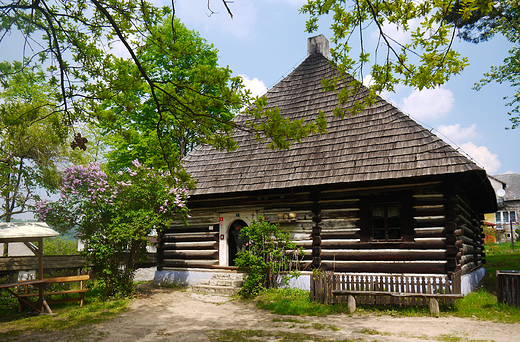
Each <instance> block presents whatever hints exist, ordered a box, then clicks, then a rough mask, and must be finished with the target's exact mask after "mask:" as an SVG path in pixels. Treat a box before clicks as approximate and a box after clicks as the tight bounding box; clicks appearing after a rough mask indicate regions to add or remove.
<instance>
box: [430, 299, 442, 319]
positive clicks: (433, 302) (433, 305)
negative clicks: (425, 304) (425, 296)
mask: <svg viewBox="0 0 520 342" xmlns="http://www.w3.org/2000/svg"><path fill="white" fill-rule="evenodd" d="M439 315H440V310H439V302H438V301H437V299H435V298H430V316H432V317H439Z"/></svg>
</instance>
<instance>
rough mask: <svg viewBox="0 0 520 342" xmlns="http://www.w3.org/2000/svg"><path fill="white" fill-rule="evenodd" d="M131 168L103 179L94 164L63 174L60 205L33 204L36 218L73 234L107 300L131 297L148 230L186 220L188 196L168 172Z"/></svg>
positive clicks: (105, 176)
mask: <svg viewBox="0 0 520 342" xmlns="http://www.w3.org/2000/svg"><path fill="white" fill-rule="evenodd" d="M132 164H133V167H132V168H129V169H127V170H126V171H124V172H123V171H120V172H118V173H107V172H105V171H103V170H102V168H101V167H100V166H99V164H97V163H91V164H89V165H88V166H82V165H75V166H71V167H69V168H67V169H65V170H64V172H63V179H62V185H61V189H60V190H61V192H60V199H59V200H58V201H55V202H51V201H49V200H45V201H40V202H38V203H37V210H36V214H37V216H38V218H39V219H40V220H41V221H45V222H47V223H49V224H50V225H51V226H53V227H54V228H56V229H57V230H59V231H61V232H66V231H70V230H71V229H73V228H76V230H77V232H78V233H79V235H80V236H81V237H82V239H84V240H85V241H87V247H86V248H85V251H84V254H85V257H86V259H87V262H89V263H91V264H92V265H93V266H94V268H95V270H96V271H97V272H98V279H99V285H100V286H101V287H102V288H103V289H104V290H105V293H106V295H107V296H117V295H128V294H130V293H131V291H132V284H133V275H134V268H135V264H136V262H137V261H138V260H137V258H138V257H139V255H140V254H141V252H142V251H143V250H144V249H145V247H146V245H147V242H148V240H147V236H148V235H149V234H150V233H151V232H152V230H153V229H157V230H160V229H162V228H163V227H167V226H168V225H169V224H170V223H171V222H172V221H173V220H180V221H185V219H186V218H187V217H188V208H187V207H186V201H187V199H188V197H189V195H188V190H187V189H186V188H185V187H183V186H181V185H180V184H179V180H177V179H176V178H174V177H172V176H171V175H170V173H169V172H163V171H162V170H156V169H153V168H148V167H146V166H144V165H142V164H141V163H139V161H137V160H135V161H134V162H133V163H132Z"/></svg>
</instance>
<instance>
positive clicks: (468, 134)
mask: <svg viewBox="0 0 520 342" xmlns="http://www.w3.org/2000/svg"><path fill="white" fill-rule="evenodd" d="M476 128H477V124H473V125H471V126H469V127H461V126H460V124H459V123H458V124H454V125H449V126H445V125H440V126H439V127H437V131H439V132H440V133H441V134H442V135H444V136H446V137H447V138H448V139H450V140H451V141H454V142H456V143H460V142H464V141H470V140H471V139H476V138H479V137H480V136H481V134H479V133H478V132H477V130H476Z"/></svg>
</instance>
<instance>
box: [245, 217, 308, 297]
mask: <svg viewBox="0 0 520 342" xmlns="http://www.w3.org/2000/svg"><path fill="white" fill-rule="evenodd" d="M240 235H241V236H243V237H245V238H246V239H247V241H249V242H248V244H247V247H246V250H245V251H244V252H238V254H237V258H236V259H235V262H236V265H237V266H238V267H239V268H241V269H244V270H245V271H247V273H248V275H247V277H246V279H245V281H244V285H243V286H242V288H241V289H240V292H239V294H240V295H241V296H242V297H245V298H250V297H256V296H257V295H258V294H259V293H261V292H262V291H263V290H265V289H268V288H272V287H277V286H278V277H279V276H283V274H282V273H284V272H290V273H289V274H288V275H287V276H284V281H288V279H289V278H290V277H297V276H298V275H299V273H298V272H297V271H296V269H297V268H296V267H295V266H297V265H295V263H296V264H297V263H298V261H299V257H300V255H301V254H302V253H303V251H302V250H301V248H300V249H298V248H297V247H296V244H295V243H294V242H291V236H290V234H289V232H287V231H286V230H284V229H282V228H280V227H279V226H278V225H273V224H270V223H269V222H266V221H263V220H262V218H260V221H253V223H252V224H251V225H250V226H248V227H243V228H242V229H241V230H240Z"/></svg>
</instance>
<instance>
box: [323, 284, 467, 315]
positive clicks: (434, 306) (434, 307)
mask: <svg viewBox="0 0 520 342" xmlns="http://www.w3.org/2000/svg"><path fill="white" fill-rule="evenodd" d="M332 294H333V295H334V296H347V305H348V308H349V312H350V313H353V312H354V311H356V299H355V298H354V296H355V295H362V296H390V297H397V298H414V297H415V298H428V299H429V305H430V314H431V315H432V316H435V317H436V316H439V314H440V310H439V302H438V301H437V299H460V298H464V295H463V294H456V293H402V292H386V291H353V290H334V291H332Z"/></svg>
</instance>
